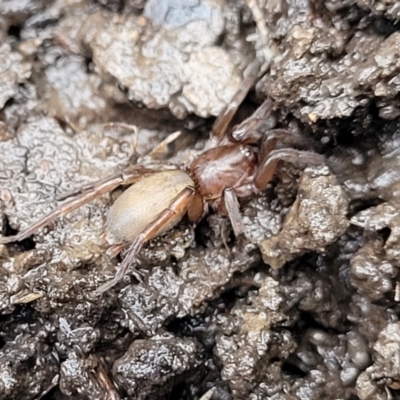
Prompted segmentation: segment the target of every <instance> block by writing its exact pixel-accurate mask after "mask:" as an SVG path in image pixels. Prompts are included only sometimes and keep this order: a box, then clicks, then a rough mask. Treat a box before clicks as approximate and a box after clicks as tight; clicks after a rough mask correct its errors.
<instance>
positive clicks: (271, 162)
mask: <svg viewBox="0 0 400 400" xmlns="http://www.w3.org/2000/svg"><path fill="white" fill-rule="evenodd" d="M281 160H283V161H288V162H290V163H292V164H299V163H301V164H306V165H315V166H317V165H323V164H324V163H325V158H324V156H322V155H321V154H318V153H315V152H313V151H303V150H296V149H279V150H273V151H271V152H270V153H269V154H268V156H267V157H266V158H265V160H264V161H263V162H262V163H261V165H260V167H259V169H258V171H257V172H256V174H255V177H254V186H255V187H256V189H259V190H264V189H265V188H266V187H267V185H268V182H269V181H270V180H271V179H272V177H273V176H274V174H275V171H276V168H277V166H278V163H279V161H281Z"/></svg>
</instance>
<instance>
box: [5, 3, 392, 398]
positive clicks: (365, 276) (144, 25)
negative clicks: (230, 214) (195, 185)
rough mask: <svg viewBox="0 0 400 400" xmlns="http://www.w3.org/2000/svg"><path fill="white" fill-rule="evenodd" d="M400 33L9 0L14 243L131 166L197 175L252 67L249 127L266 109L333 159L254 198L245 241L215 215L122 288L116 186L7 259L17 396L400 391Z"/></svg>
mask: <svg viewBox="0 0 400 400" xmlns="http://www.w3.org/2000/svg"><path fill="white" fill-rule="evenodd" d="M399 19H400V6H399V4H398V2H396V1H388V0H386V1H385V0H376V1H371V0H369V1H367V0H366V1H364V0H345V1H335V0H325V1H323V0H318V1H312V0H308V1H307V0H301V1H300V0H284V1H280V0H279V1H278V0H258V1H257V0H236V1H234V0H231V1H230V0H226V1H224V0H186V1H180V0H162V1H159V0H148V1H147V2H146V1H144V0H131V1H124V0H109V1H107V0H92V1H83V0H56V1H54V2H50V1H47V0H26V1H20V0H0V233H1V235H2V236H10V235H13V234H16V233H17V232H18V231H20V230H22V229H24V228H26V227H27V226H29V225H30V224H32V223H34V222H36V221H37V220H38V219H39V218H40V217H42V216H43V215H45V214H46V213H47V212H49V211H50V210H52V209H54V208H55V207H57V205H58V204H60V201H59V200H60V198H63V197H65V195H68V194H70V193H73V192H76V191H77V190H79V189H80V188H81V187H82V185H84V184H88V183H92V182H95V181H97V180H99V179H102V178H105V177H107V176H109V175H113V174H115V173H119V172H121V171H123V170H124V168H126V167H127V166H129V165H134V164H143V165H145V166H146V165H150V164H151V165H153V164H154V163H165V162H169V163H172V164H176V165H181V164H187V163H189V162H190V161H191V160H192V159H193V157H194V155H196V154H201V152H202V151H203V150H204V148H205V147H206V146H207V145H208V143H209V140H208V138H209V132H210V131H211V129H212V124H213V122H214V119H215V117H217V116H218V115H220V113H221V112H223V111H224V109H225V108H226V107H227V106H228V105H229V104H231V99H232V96H233V95H234V94H235V93H236V92H237V90H239V89H240V88H241V87H242V83H243V80H244V79H245V78H246V76H247V75H248V73H249V69H250V68H251V66H252V65H254V64H255V63H258V64H259V65H260V66H261V70H264V71H267V72H266V73H265V74H264V75H263V76H262V77H260V79H258V81H257V84H256V85H255V88H254V90H252V91H251V92H250V94H249V95H248V96H247V98H246V100H245V102H244V104H243V106H242V107H241V108H240V110H239V111H238V113H237V116H236V122H240V121H241V120H243V119H244V118H246V117H248V116H249V115H250V114H251V113H252V112H253V111H254V110H255V109H256V108H257V107H258V105H260V104H261V103H262V102H263V100H264V99H265V98H266V97H270V98H271V99H272V103H273V112H272V114H271V115H270V116H269V117H268V121H267V122H266V124H267V125H268V126H270V127H277V128H284V129H288V130H290V131H292V132H294V133H296V134H299V135H300V134H301V135H303V136H304V137H305V138H306V139H307V141H308V142H309V143H310V145H309V148H307V149H306V150H308V151H316V152H318V153H320V154H323V155H324V157H325V160H326V163H325V165H322V166H319V167H315V166H314V167H311V166H308V165H306V164H303V165H297V164H296V165H292V164H290V163H287V162H281V163H280V164H279V167H278V171H277V173H276V174H275V177H274V179H273V180H272V181H271V182H270V183H269V185H268V188H267V190H266V191H263V192H262V193H258V194H254V195H252V196H249V197H247V198H243V199H240V208H241V216H242V220H243V223H244V226H245V231H246V240H245V243H244V246H238V245H237V242H236V241H235V240H234V237H233V233H232V232H231V226H230V223H229V221H228V220H227V218H226V217H224V216H221V215H218V214H217V213H216V212H214V211H212V210H211V212H210V213H209V214H208V215H207V216H206V217H205V218H203V219H202V221H201V222H200V223H199V224H197V226H193V224H190V223H189V221H188V220H187V219H186V218H184V219H183V220H182V221H181V222H180V223H179V224H178V225H177V226H176V227H175V228H174V229H172V230H170V231H168V232H166V233H165V234H164V235H161V236H159V237H157V238H155V239H153V240H151V241H150V242H149V243H148V244H147V245H146V246H145V248H144V249H143V250H142V251H141V253H140V257H139V266H138V268H139V270H140V273H141V276H142V278H141V280H137V279H136V278H135V277H133V276H131V274H128V275H127V276H126V277H125V278H124V279H123V280H122V281H121V282H120V283H119V284H118V285H116V286H115V287H113V288H111V289H110V290H108V291H107V292H105V293H99V292H97V291H96V289H97V288H98V287H99V286H100V285H101V284H103V283H105V282H107V281H108V280H109V279H111V278H112V277H113V276H114V274H115V271H116V267H117V265H118V263H119V262H120V261H121V259H123V257H124V252H122V253H121V255H120V256H118V257H116V258H112V257H110V256H109V252H108V250H109V248H110V245H109V244H108V243H107V241H106V240H105V239H104V230H105V222H106V217H107V211H108V209H109V208H110V206H111V204H112V202H113V200H115V198H117V196H118V195H119V193H120V191H118V190H117V191H114V192H112V193H108V194H105V195H103V196H101V197H99V198H97V199H95V200H94V201H92V202H90V203H89V204H86V205H84V206H82V207H80V208H79V209H78V210H76V211H73V212H71V213H69V214H66V215H62V216H61V217H60V218H58V219H57V220H56V221H55V222H54V223H51V224H50V225H49V226H47V227H45V228H41V229H39V230H38V231H36V232H35V233H34V234H33V235H32V236H30V237H29V238H28V239H25V240H23V241H20V242H16V243H11V244H3V245H1V244H0V269H1V274H0V282H1V285H0V312H1V317H0V399H4V400H13V399H15V400H34V399H42V400H50V399H54V400H67V399H89V400H91V399H108V400H117V399H121V400H122V399H129V400H136V399H138V400H139V399H140V400H146V399H152V400H167V399H177V400H178V399H182V400H183V399H193V400H196V399H197V400H247V399H251V400H256V399H259V400H261V399H272V400H278V399H279V400H294V399H300V400H320V399H326V400H329V399H332V400H334V399H349V400H356V399H360V400H386V399H387V400H390V399H396V398H400V358H399V354H400V322H399V318H398V315H399V312H400V308H399V301H400V286H398V283H397V281H398V268H399V259H400V257H399V256H400V223H399V220H400V216H399V213H400V201H399V198H400V196H399V195H400V154H399V152H400V150H399V148H400V123H399V122H400V101H399V92H400V80H399V76H400V62H399V60H400V30H399V26H398V21H399ZM260 75H261V73H260ZM177 131H180V132H181V134H180V136H179V137H178V138H177V139H175V140H172V141H171V143H169V144H165V145H164V146H162V145H161V146H158V147H157V145H159V144H160V143H161V142H162V141H163V140H164V139H167V141H168V138H171V134H173V133H174V132H177ZM164 143H165V142H164ZM154 148H157V151H152V150H153V149H154ZM162 195H163V193H159V192H157V188H155V192H154V196H162Z"/></svg>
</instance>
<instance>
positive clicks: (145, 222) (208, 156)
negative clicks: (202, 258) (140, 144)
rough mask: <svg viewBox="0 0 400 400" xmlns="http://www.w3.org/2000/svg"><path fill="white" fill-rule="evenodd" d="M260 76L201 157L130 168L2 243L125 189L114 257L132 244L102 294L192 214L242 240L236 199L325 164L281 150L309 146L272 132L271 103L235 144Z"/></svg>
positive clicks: (113, 222) (115, 219)
mask: <svg viewBox="0 0 400 400" xmlns="http://www.w3.org/2000/svg"><path fill="white" fill-rule="evenodd" d="M256 77H257V74H249V76H248V77H247V78H246V79H245V81H244V84H243V85H242V87H241V88H240V89H239V91H238V92H237V93H236V94H235V96H234V98H233V100H232V102H231V103H230V105H229V106H228V107H227V109H226V110H225V111H224V112H223V113H221V115H220V116H219V117H218V118H217V120H216V121H215V123H214V126H213V129H212V131H211V135H210V140H209V142H208V145H207V146H206V149H205V151H204V152H203V153H201V154H199V155H198V156H196V157H195V158H194V159H193V160H192V161H191V162H190V163H189V164H188V165H171V164H166V163H164V164H159V165H146V166H145V165H132V166H130V167H127V168H126V169H125V170H124V171H123V172H122V173H121V174H118V175H114V176H111V177H109V178H106V179H104V180H102V181H98V182H95V183H93V184H90V185H87V186H85V187H83V188H81V189H80V190H79V191H77V192H75V193H74V195H73V196H72V197H71V198H70V199H67V200H66V201H65V202H64V203H63V204H61V205H60V206H59V207H58V208H56V209H55V210H53V211H51V212H50V213H49V214H47V215H45V216H44V217H42V218H41V219H40V220H38V221H37V222H36V223H34V224H32V225H31V226H28V227H27V228H26V229H24V230H22V231H21V232H19V233H18V234H16V235H14V236H8V237H0V244H2V243H10V242H15V241H21V240H23V239H26V238H27V237H29V236H31V235H32V234H33V233H34V232H35V231H36V230H37V229H39V228H41V227H43V226H46V225H48V224H50V223H51V222H52V221H54V220H55V219H56V218H58V217H59V216H61V215H65V214H67V213H69V212H71V211H73V210H75V209H77V208H79V207H80V206H82V205H84V204H86V203H88V202H90V201H91V200H93V199H95V198H97V197H99V196H101V195H103V194H105V193H108V192H111V191H112V190H114V189H115V188H117V187H118V186H120V185H131V184H133V183H134V185H132V186H131V187H130V188H128V189H127V190H125V191H124V192H123V193H122V195H121V196H120V197H119V198H118V199H117V200H116V201H115V203H114V204H113V205H112V207H111V208H110V210H109V213H108V217H107V222H106V235H107V238H108V241H109V242H110V243H113V246H112V247H113V248H114V250H115V252H118V251H120V250H121V248H122V247H123V245H125V244H127V243H131V244H130V247H129V249H128V251H127V253H126V256H125V257H124V259H123V261H122V263H121V265H120V267H119V269H118V271H117V272H116V274H115V277H114V278H113V279H111V280H110V281H108V282H106V283H105V284H103V285H102V286H100V287H99V288H98V289H97V291H98V292H104V291H106V290H108V289H109V288H111V287H112V286H114V285H116V284H117V283H118V282H119V281H120V280H121V279H122V278H123V276H124V275H125V274H126V272H127V270H128V269H129V267H130V266H131V265H132V264H133V263H134V261H135V258H136V256H137V254H138V253H139V252H140V250H141V248H142V247H143V245H144V244H145V243H146V242H148V241H149V240H150V239H152V238H154V237H156V236H158V235H160V234H162V233H164V232H166V231H167V230H169V229H171V228H172V227H174V226H175V225H176V224H177V223H178V222H179V221H180V220H181V219H182V218H183V216H184V215H186V214H187V216H188V218H189V220H190V221H191V222H193V223H196V222H197V221H199V220H200V219H201V218H202V217H203V216H204V215H205V213H206V212H207V210H208V208H209V206H211V207H212V208H213V209H215V210H216V211H218V212H220V213H222V214H225V215H227V216H228V217H229V220H230V222H231V225H232V228H233V232H234V234H235V236H236V238H237V239H238V240H240V239H241V238H243V235H244V228H243V225H242V222H241V218H240V210H239V202H238V198H241V197H247V196H250V195H252V194H253V193H257V192H260V191H263V190H265V188H266V187H267V184H268V183H269V181H270V180H271V178H272V177H273V175H274V173H275V171H276V168H277V165H278V163H279V161H280V160H284V161H288V162H291V163H296V164H297V163H301V164H308V165H320V164H323V163H324V157H323V156H322V155H320V154H317V153H315V152H313V151H304V150H297V149H293V148H279V149H276V146H277V143H278V142H279V143H283V144H288V145H297V146H301V147H304V146H307V144H308V143H307V141H306V140H305V138H303V137H302V136H300V135H296V134H293V133H291V132H289V131H286V130H282V129H275V130H271V131H267V132H265V130H266V121H267V117H268V115H269V113H270V112H271V107H272V101H271V100H270V99H267V100H265V101H264V103H262V104H261V106H260V107H259V108H258V109H257V110H256V111H255V112H254V114H253V115H251V116H250V117H249V118H248V119H246V120H245V121H243V122H242V123H241V124H240V125H238V126H236V127H235V128H234V129H233V132H232V135H231V136H232V138H229V137H228V135H227V134H226V132H227V127H228V125H229V124H230V122H231V120H232V118H233V116H234V114H235V112H236V110H237V108H238V107H239V105H240V104H241V102H242V101H243V99H244V98H245V97H246V95H247V93H248V92H249V90H250V89H251V87H252V86H253V85H254V83H255V80H256Z"/></svg>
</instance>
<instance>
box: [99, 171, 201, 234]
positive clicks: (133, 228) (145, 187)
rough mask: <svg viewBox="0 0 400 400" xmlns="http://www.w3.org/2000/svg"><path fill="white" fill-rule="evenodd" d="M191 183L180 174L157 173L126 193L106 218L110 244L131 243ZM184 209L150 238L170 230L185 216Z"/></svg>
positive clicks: (192, 183) (190, 180)
mask: <svg viewBox="0 0 400 400" xmlns="http://www.w3.org/2000/svg"><path fill="white" fill-rule="evenodd" d="M188 186H192V187H194V182H193V181H192V179H191V178H190V177H189V175H187V174H186V173H185V172H183V171H181V170H176V171H165V172H157V173H155V174H153V175H150V176H148V177H145V178H143V179H141V180H140V181H139V182H137V183H136V184H134V185H133V186H131V187H130V188H129V189H127V190H126V191H125V192H124V193H122V195H121V196H120V197H119V198H118V199H117V200H116V202H115V203H114V204H113V205H112V207H111V208H110V211H109V212H108V216H107V224H106V231H107V237H108V239H109V240H111V241H112V242H132V241H134V240H135V239H136V238H137V237H138V236H139V234H140V233H141V232H142V230H143V229H144V228H145V227H146V226H147V225H148V224H149V223H150V222H151V221H152V220H153V219H155V218H156V217H157V215H159V214H160V213H161V212H163V211H164V210H165V209H167V208H168V206H169V205H170V203H171V202H172V201H173V200H174V198H175V197H176V196H177V195H178V194H179V193H180V192H181V191H182V190H183V189H185V188H186V187H188ZM186 211H187V207H184V208H183V209H182V210H181V211H180V212H179V213H178V214H176V216H175V217H173V218H172V219H171V221H170V222H169V223H168V225H165V226H163V227H162V228H161V229H159V230H158V231H157V232H156V233H155V234H154V237H155V236H157V235H159V234H161V233H163V232H165V231H167V230H168V229H171V228H172V227H173V226H174V225H176V224H177V223H178V222H179V221H180V220H181V219H182V217H183V215H184V214H185V213H186Z"/></svg>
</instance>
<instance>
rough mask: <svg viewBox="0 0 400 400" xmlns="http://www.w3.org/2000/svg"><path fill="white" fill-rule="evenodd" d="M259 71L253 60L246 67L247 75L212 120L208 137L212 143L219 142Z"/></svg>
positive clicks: (258, 65) (257, 64) (258, 66)
mask: <svg viewBox="0 0 400 400" xmlns="http://www.w3.org/2000/svg"><path fill="white" fill-rule="evenodd" d="M259 72H260V64H259V63H258V62H254V63H253V64H252V65H251V66H250V67H249V69H248V74H247V77H246V78H245V79H244V81H243V82H242V84H241V85H240V88H239V89H238V91H237V92H236V93H235V94H234V96H233V98H232V100H231V101H230V103H229V104H228V105H227V106H226V108H225V109H224V110H223V111H222V112H221V114H219V116H218V117H217V119H216V120H215V122H214V125H213V127H212V130H211V135H210V139H211V142H212V144H213V146H214V145H217V144H219V143H220V142H221V141H222V139H223V138H224V136H225V135H226V131H227V129H228V126H229V124H230V122H231V121H232V119H233V117H234V116H235V114H236V111H237V110H238V108H239V107H240V105H241V104H242V102H243V100H244V99H245V97H246V96H247V94H248V93H249V91H250V89H251V88H252V87H253V86H254V84H255V83H256V81H257V79H258V76H259Z"/></svg>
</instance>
